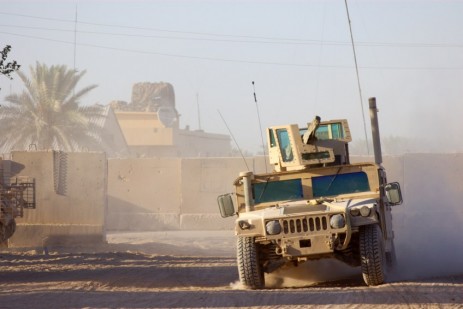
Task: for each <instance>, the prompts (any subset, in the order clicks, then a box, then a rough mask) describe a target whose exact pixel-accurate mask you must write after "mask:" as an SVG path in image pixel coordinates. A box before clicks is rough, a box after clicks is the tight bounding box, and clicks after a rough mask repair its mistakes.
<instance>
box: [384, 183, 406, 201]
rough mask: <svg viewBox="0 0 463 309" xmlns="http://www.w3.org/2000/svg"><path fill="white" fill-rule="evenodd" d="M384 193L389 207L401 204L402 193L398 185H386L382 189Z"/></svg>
mask: <svg viewBox="0 0 463 309" xmlns="http://www.w3.org/2000/svg"><path fill="white" fill-rule="evenodd" d="M384 192H385V193H386V199H387V201H388V202H389V204H391V205H400V204H402V202H403V199H402V192H401V190H400V184H399V183H398V182H391V183H388V184H387V185H386V186H385V187H384Z"/></svg>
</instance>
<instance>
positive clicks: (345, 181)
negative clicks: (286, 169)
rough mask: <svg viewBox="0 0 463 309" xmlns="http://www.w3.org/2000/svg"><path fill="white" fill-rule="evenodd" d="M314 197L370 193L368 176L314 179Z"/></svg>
mask: <svg viewBox="0 0 463 309" xmlns="http://www.w3.org/2000/svg"><path fill="white" fill-rule="evenodd" d="M312 191H313V197H314V198H317V197H322V196H335V195H339V194H349V193H356V192H368V191H370V185H369V183H368V176H367V174H365V173H364V172H356V173H347V174H336V175H328V176H319V177H312Z"/></svg>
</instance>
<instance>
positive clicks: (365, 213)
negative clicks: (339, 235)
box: [360, 206, 371, 217]
mask: <svg viewBox="0 0 463 309" xmlns="http://www.w3.org/2000/svg"><path fill="white" fill-rule="evenodd" d="M370 212H371V208H370V207H368V206H363V207H362V208H360V214H361V215H362V217H368V216H369V215H370Z"/></svg>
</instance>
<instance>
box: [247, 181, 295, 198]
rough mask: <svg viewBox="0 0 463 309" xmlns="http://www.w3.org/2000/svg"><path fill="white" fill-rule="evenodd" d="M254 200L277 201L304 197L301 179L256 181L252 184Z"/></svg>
mask: <svg viewBox="0 0 463 309" xmlns="http://www.w3.org/2000/svg"><path fill="white" fill-rule="evenodd" d="M252 194H253V197H254V202H255V203H256V204H258V203H265V202H276V201H287V200H297V199H301V198H303V192H302V181H301V179H289V180H280V181H269V182H261V183H254V184H253V185H252Z"/></svg>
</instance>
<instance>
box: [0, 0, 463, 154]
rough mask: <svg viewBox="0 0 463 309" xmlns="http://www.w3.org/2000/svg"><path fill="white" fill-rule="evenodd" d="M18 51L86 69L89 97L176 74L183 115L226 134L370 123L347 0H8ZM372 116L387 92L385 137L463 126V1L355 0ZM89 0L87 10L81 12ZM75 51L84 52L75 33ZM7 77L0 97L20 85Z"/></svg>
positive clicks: (186, 121) (251, 141)
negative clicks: (337, 121)
mask: <svg viewBox="0 0 463 309" xmlns="http://www.w3.org/2000/svg"><path fill="white" fill-rule="evenodd" d="M0 4H1V7H0V44H1V45H2V46H4V45H6V44H9V45H12V47H13V50H12V52H11V53H10V57H9V59H15V60H17V61H18V62H19V63H20V64H22V65H23V67H22V68H21V70H23V71H25V72H27V73H28V67H29V66H30V65H35V62H36V61H39V62H42V63H46V64H48V65H54V64H65V65H67V66H69V67H70V68H73V67H74V61H75V65H76V68H77V69H78V70H86V71H87V74H86V75H85V77H84V78H83V79H82V81H81V84H80V87H78V88H82V87H84V86H87V85H90V84H97V85H99V86H98V88H96V89H95V90H93V91H92V92H91V93H90V94H89V95H88V96H87V97H86V98H85V99H86V100H85V101H86V102H85V104H93V103H96V102H98V103H100V104H107V103H109V102H110V101H111V100H124V101H130V97H131V90H132V85H133V84H134V83H136V82H159V81H165V82H170V83H171V84H172V85H173V86H174V89H175V93H176V107H177V109H178V111H179V112H180V113H181V118H180V123H181V127H185V126H186V125H190V127H191V129H197V128H198V113H197V104H196V94H197V93H198V94H199V105H200V117H201V126H202V129H204V130H206V131H208V132H215V133H225V134H228V131H227V129H226V126H225V124H224V123H223V122H222V120H221V118H220V116H219V114H218V112H217V110H220V112H221V113H222V114H223V116H224V117H225V119H226V121H227V123H228V125H229V127H230V129H231V130H232V132H233V134H234V135H235V137H236V139H237V141H238V143H239V144H240V146H241V147H242V148H244V149H247V150H249V151H253V152H255V151H257V150H258V149H259V148H260V133H259V127H258V122H257V114H256V105H255V103H254V97H253V88H252V84H251V82H252V81H255V86H256V92H257V99H258V104H259V110H260V116H261V120H262V126H263V127H267V126H270V125H279V124H285V123H297V124H299V125H304V124H305V123H306V122H308V121H311V120H312V119H313V117H314V116H315V115H320V116H321V117H322V119H326V120H327V119H334V118H347V119H348V120H349V122H350V126H351V131H352V134H353V138H354V139H363V138H364V132H363V122H362V114H361V105H360V99H359V92H358V88H357V79H356V75H355V68H354V59H353V53H352V46H351V44H350V34H349V26H348V22H347V15H346V8H345V3H344V0H336V1H335V0H330V1H263V0H261V1H257V0H255V1H52V2H38V1H34V2H27V1H17V0H16V1H0ZM348 4H349V11H350V15H351V20H352V28H353V32H354V39H355V41H356V49H357V58H358V63H359V66H360V81H361V87H362V91H363V106H364V111H365V117H366V120H367V127H368V130H369V127H370V126H369V119H368V115H367V112H368V98H369V97H371V96H376V97H377V101H378V105H379V109H380V126H381V128H382V132H381V134H382V136H389V135H398V136H407V137H416V136H427V137H431V138H438V137H439V136H440V137H442V136H443V138H445V139H449V140H454V141H456V142H457V144H456V145H455V149H463V142H460V141H459V135H460V132H461V131H462V129H463V125H462V115H463V104H462V103H463V1H437V0H436V1H427V0H420V1H418V0H417V1H376V0H375V1H359V0H350V1H348ZM76 8H77V23H76V22H75V20H76V16H75V15H76ZM75 28H76V29H77V32H76V43H77V44H76V50H75V52H76V53H75V58H74V35H75V32H74V30H75ZM18 80H19V78H18V77H16V78H15V80H13V81H9V80H8V79H6V78H4V77H1V78H0V87H1V88H2V90H1V92H0V97H1V98H2V100H3V97H4V96H5V95H7V94H9V93H10V92H20V91H22V85H21V83H20V82H19V81H18Z"/></svg>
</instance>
